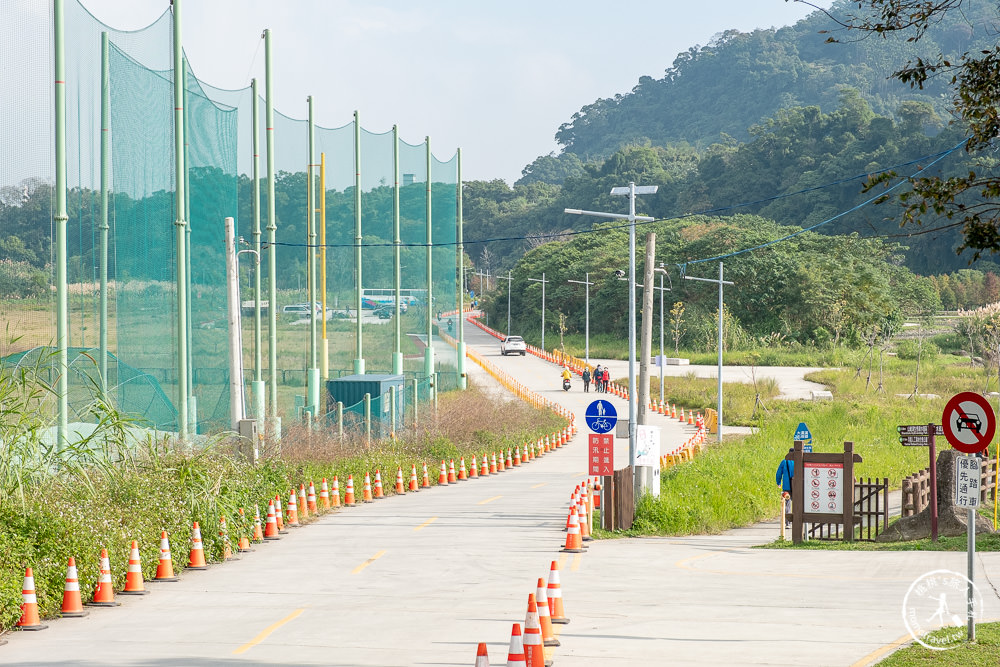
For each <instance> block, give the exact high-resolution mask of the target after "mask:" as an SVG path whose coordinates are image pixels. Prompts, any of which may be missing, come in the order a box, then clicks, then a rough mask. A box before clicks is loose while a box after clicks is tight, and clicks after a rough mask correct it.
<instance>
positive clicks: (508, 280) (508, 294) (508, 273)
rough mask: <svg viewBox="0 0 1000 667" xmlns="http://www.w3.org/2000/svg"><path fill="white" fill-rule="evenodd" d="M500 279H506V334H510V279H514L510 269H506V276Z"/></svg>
mask: <svg viewBox="0 0 1000 667" xmlns="http://www.w3.org/2000/svg"><path fill="white" fill-rule="evenodd" d="M500 280H506V281H507V335H508V336H509V335H510V288H511V286H512V285H513V283H512V282H511V281H513V280H514V279H513V278H512V277H511V273H510V269H507V277H506V278H500Z"/></svg>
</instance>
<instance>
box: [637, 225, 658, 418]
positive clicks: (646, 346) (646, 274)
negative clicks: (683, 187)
mask: <svg viewBox="0 0 1000 667" xmlns="http://www.w3.org/2000/svg"><path fill="white" fill-rule="evenodd" d="M655 257H656V234H655V233H654V232H650V233H648V234H646V266H645V270H644V271H643V280H642V284H643V290H642V335H641V342H640V344H639V386H638V387H637V388H636V393H635V396H636V402H637V406H636V409H637V411H638V414H637V416H636V423H637V424H645V423H646V410H647V408H648V406H649V359H650V356H651V355H652V354H653V292H654V291H655V290H654V289H653V271H654V269H655Z"/></svg>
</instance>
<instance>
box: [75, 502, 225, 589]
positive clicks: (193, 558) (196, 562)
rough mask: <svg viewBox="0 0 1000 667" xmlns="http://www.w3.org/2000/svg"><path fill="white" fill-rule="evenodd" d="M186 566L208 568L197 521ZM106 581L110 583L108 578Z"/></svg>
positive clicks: (193, 528)
mask: <svg viewBox="0 0 1000 667" xmlns="http://www.w3.org/2000/svg"><path fill="white" fill-rule="evenodd" d="M106 554H107V552H105V551H102V552H101V557H102V559H103V558H104V556H105V555H106ZM187 566H188V569H191V570H207V569H208V563H206V562H205V549H204V547H202V545H201V528H199V527H198V522H197V521H195V522H194V525H193V526H192V527H191V553H190V555H189V556H188V564H187ZM102 567H103V562H102ZM102 575H103V573H102ZM108 581H109V584H110V579H109V580H108ZM95 597H96V596H95Z"/></svg>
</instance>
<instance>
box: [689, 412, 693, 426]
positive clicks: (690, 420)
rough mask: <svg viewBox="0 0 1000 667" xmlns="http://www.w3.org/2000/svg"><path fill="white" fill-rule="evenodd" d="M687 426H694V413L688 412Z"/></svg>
mask: <svg viewBox="0 0 1000 667" xmlns="http://www.w3.org/2000/svg"><path fill="white" fill-rule="evenodd" d="M688 426H694V412H692V411H691V410H688Z"/></svg>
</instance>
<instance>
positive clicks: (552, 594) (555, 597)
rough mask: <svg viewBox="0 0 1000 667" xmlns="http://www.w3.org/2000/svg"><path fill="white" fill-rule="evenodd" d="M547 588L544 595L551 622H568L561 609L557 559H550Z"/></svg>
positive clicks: (561, 600)
mask: <svg viewBox="0 0 1000 667" xmlns="http://www.w3.org/2000/svg"><path fill="white" fill-rule="evenodd" d="M547 588H548V590H547V591H546V596H547V597H548V599H549V616H550V617H551V618H552V622H553V623H559V624H566V623H569V619H568V618H566V612H565V611H563V599H562V586H561V585H560V582H559V563H558V562H557V561H552V567H551V568H550V569H549V581H548V586H547Z"/></svg>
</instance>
